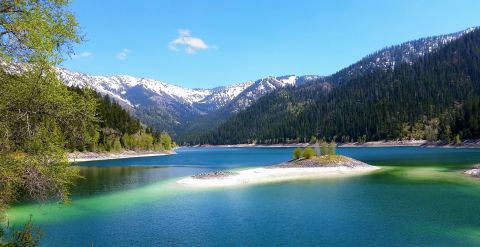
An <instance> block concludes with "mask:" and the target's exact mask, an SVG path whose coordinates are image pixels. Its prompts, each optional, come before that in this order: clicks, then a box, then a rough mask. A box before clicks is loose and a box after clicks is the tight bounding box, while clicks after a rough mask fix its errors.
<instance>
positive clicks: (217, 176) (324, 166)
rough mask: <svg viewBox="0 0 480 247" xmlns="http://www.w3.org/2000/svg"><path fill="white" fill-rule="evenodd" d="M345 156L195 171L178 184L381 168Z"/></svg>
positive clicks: (317, 175)
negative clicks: (340, 158)
mask: <svg viewBox="0 0 480 247" xmlns="http://www.w3.org/2000/svg"><path fill="white" fill-rule="evenodd" d="M342 157H344V158H342V160H340V161H338V160H337V161H329V162H328V163H321V162H319V161H315V160H306V159H303V160H294V161H288V162H284V163H280V164H277V165H272V166H266V167H259V168H249V169H244V170H236V171H223V172H222V171H220V172H210V173H205V174H196V175H193V176H190V177H186V178H182V179H180V180H178V181H177V184H178V185H180V186H183V187H191V188H220V187H234V186H244V185H252V184H263V183H272V182H284V181H292V180H305V179H319V178H337V177H346V176H356V175H362V174H366V173H370V172H373V171H376V170H378V169H380V167H376V166H372V165H368V164H366V163H363V162H361V161H358V160H355V159H352V158H348V157H345V156H342ZM312 163H314V164H312Z"/></svg>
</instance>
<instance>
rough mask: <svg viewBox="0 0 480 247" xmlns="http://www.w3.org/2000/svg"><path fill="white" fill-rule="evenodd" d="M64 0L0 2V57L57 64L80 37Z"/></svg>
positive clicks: (76, 24) (67, 2) (76, 25)
mask: <svg viewBox="0 0 480 247" xmlns="http://www.w3.org/2000/svg"><path fill="white" fill-rule="evenodd" d="M69 2H70V1H68V0H4V1H2V2H1V3H0V58H1V59H2V60H6V61H14V62H29V63H35V64H37V63H39V64H58V63H59V62H61V60H62V56H63V55H65V54H67V55H68V54H70V53H71V51H72V50H71V46H72V44H73V43H79V42H80V41H81V38H80V35H79V25H78V23H77V22H76V20H75V17H74V15H73V14H72V13H71V12H69V11H68V9H67V6H68V4H69Z"/></svg>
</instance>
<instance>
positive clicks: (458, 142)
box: [455, 134, 462, 144]
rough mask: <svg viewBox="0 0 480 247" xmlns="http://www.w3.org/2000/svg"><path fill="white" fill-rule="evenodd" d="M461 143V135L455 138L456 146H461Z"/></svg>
mask: <svg viewBox="0 0 480 247" xmlns="http://www.w3.org/2000/svg"><path fill="white" fill-rule="evenodd" d="M461 143H462V140H461V139H460V135H459V134H457V135H456V136H455V144H461Z"/></svg>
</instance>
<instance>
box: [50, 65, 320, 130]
mask: <svg viewBox="0 0 480 247" xmlns="http://www.w3.org/2000/svg"><path fill="white" fill-rule="evenodd" d="M57 72H58V76H59V78H60V79H61V80H62V81H63V82H64V83H65V84H66V85H67V86H72V87H89V88H92V89H93V90H95V91H97V92H99V93H100V94H103V95H108V96H109V97H111V98H112V99H114V100H115V101H116V102H118V103H119V104H121V105H122V106H123V107H125V108H127V109H128V110H130V111H131V112H133V113H134V114H135V115H136V116H137V117H139V118H140V119H141V120H142V121H143V122H145V123H146V124H148V125H150V126H152V127H155V128H157V129H161V130H169V131H175V129H176V128H175V126H177V127H178V126H182V125H185V124H187V123H188V122H191V121H192V120H193V119H195V117H197V116H201V115H208V114H209V113H212V112H214V111H217V110H219V109H221V108H223V107H225V106H228V111H230V112H232V113H235V112H238V111H240V110H243V109H245V108H246V107H248V106H249V105H251V104H252V103H253V102H254V101H255V100H257V99H258V98H260V97H261V96H263V95H265V94H267V93H269V92H271V91H273V90H276V89H278V88H283V87H286V86H295V85H297V84H304V83H308V82H311V81H314V80H316V79H318V78H320V77H319V76H301V77H299V76H294V75H290V76H282V77H267V78H264V79H260V80H257V81H247V82H242V83H238V84H234V85H231V86H224V87H216V88H213V89H190V88H184V87H180V86H176V85H173V84H169V83H165V82H162V81H157V80H153V79H147V78H136V77H132V76H124V75H119V76H91V75H87V74H84V73H79V72H74V71H70V70H67V69H63V68H58V69H57ZM157 118H161V119H157ZM172 126H173V127H172Z"/></svg>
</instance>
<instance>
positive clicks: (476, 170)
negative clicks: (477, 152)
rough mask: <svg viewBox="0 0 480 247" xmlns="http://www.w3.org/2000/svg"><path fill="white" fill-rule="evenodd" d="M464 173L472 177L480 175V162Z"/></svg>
mask: <svg viewBox="0 0 480 247" xmlns="http://www.w3.org/2000/svg"><path fill="white" fill-rule="evenodd" d="M464 173H465V174H468V175H470V176H472V177H480V164H477V165H474V166H473V167H472V169H469V170H466V171H465V172H464Z"/></svg>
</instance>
